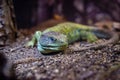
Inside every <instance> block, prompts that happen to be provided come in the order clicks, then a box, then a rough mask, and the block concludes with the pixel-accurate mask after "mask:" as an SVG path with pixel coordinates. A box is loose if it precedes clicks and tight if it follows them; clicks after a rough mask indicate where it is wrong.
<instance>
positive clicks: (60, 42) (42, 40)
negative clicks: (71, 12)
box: [27, 22, 119, 54]
mask: <svg viewBox="0 0 120 80" xmlns="http://www.w3.org/2000/svg"><path fill="white" fill-rule="evenodd" d="M100 31H101V30H100V29H98V28H95V27H88V26H86V25H81V24H77V23H72V22H65V23H61V24H58V25H56V26H53V27H51V28H48V29H46V30H44V31H43V32H41V31H36V33H35V34H34V36H33V38H32V40H31V41H30V42H28V44H27V46H34V45H35V43H36V42H37V48H38V50H39V51H40V52H42V53H44V54H49V53H51V52H58V51H63V50H65V49H66V48H67V47H68V44H70V43H73V42H75V41H77V40H87V41H88V42H95V41H97V40H98V37H100V38H104V37H105V38H110V36H111V38H110V39H109V40H108V42H104V43H102V44H98V45H95V46H91V47H88V48H82V49H80V50H76V51H81V50H86V49H92V48H95V49H96V48H99V47H102V46H105V45H107V44H109V43H114V42H117V40H118V39H119V37H118V35H117V34H116V33H115V32H106V31H103V32H105V33H108V34H109V36H106V35H105V34H101V33H99V32H100Z"/></svg>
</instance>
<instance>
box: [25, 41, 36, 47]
mask: <svg viewBox="0 0 120 80" xmlns="http://www.w3.org/2000/svg"><path fill="white" fill-rule="evenodd" d="M33 46H34V43H33V42H32V41H29V42H28V43H27V44H26V45H25V47H33Z"/></svg>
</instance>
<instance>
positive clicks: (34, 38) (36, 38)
mask: <svg viewBox="0 0 120 80" xmlns="http://www.w3.org/2000/svg"><path fill="white" fill-rule="evenodd" d="M41 34H42V32H41V31H36V32H35V34H34V35H33V37H32V40H31V41H29V42H28V43H27V44H26V46H27V47H29V46H31V47H33V46H34V45H35V43H36V42H39V39H40V36H41Z"/></svg>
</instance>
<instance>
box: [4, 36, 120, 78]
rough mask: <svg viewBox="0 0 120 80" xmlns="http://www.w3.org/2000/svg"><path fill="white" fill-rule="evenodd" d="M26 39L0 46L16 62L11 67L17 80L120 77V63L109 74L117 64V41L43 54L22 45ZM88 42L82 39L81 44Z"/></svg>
mask: <svg viewBox="0 0 120 80" xmlns="http://www.w3.org/2000/svg"><path fill="white" fill-rule="evenodd" d="M28 39H29V38H25V39H22V40H20V39H19V40H18V41H17V42H15V43H14V44H12V45H11V46H6V47H5V48H4V49H3V52H4V54H5V55H6V56H7V58H8V59H9V60H10V61H12V62H13V63H17V64H16V65H15V66H14V69H15V73H16V76H17V78H18V79H20V80H23V79H24V80H85V79H86V80H108V79H109V80H120V67H119V68H118V69H117V70H115V71H113V72H111V73H112V74H108V73H109V72H110V70H111V69H112V66H117V65H120V54H119V53H120V42H118V43H117V44H116V45H108V46H107V47H104V48H103V49H100V50H86V51H82V52H75V53H67V54H63V53H62V52H61V53H58V54H52V55H42V54H41V53H40V52H39V51H38V50H37V49H36V47H33V48H25V47H23V46H24V44H25V43H26V42H27V41H28ZM77 44H80V43H77ZM87 44H88V43H84V42H81V45H80V46H85V45H87ZM75 45H76V44H74V45H71V46H75ZM75 47H76V46H75ZM27 59H29V61H27ZM32 59H38V60H34V61H32ZM18 60H19V61H22V60H24V61H23V62H20V63H19V62H17V61H18ZM25 60H26V61H25ZM106 74H107V76H106ZM104 76H105V77H104Z"/></svg>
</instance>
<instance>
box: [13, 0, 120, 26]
mask: <svg viewBox="0 0 120 80" xmlns="http://www.w3.org/2000/svg"><path fill="white" fill-rule="evenodd" d="M13 1H14V6H15V13H16V18H17V23H18V28H29V27H33V26H36V25H38V24H40V23H42V22H44V21H46V20H49V19H52V18H53V16H54V15H55V14H57V15H60V16H63V17H64V18H65V19H66V20H68V21H74V22H77V23H82V24H93V23H95V22H97V21H104V20H112V21H120V0H13Z"/></svg>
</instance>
